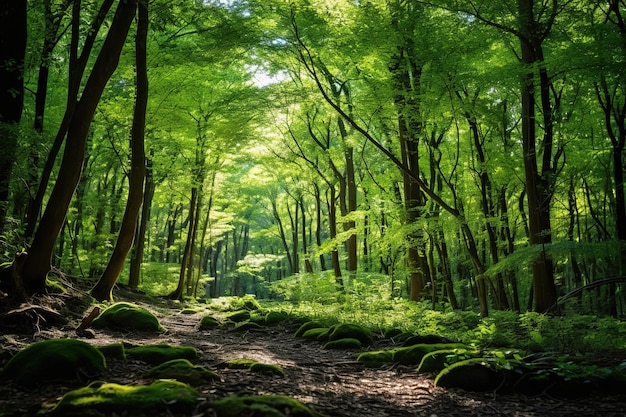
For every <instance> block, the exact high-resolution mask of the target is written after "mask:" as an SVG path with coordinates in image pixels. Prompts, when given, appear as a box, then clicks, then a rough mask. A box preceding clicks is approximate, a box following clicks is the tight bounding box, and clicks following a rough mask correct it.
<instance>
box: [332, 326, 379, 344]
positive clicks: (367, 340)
mask: <svg viewBox="0 0 626 417" xmlns="http://www.w3.org/2000/svg"><path fill="white" fill-rule="evenodd" d="M331 329H332V330H331V331H330V332H329V340H331V341H332V340H339V339H357V340H358V341H359V342H361V344H363V345H371V344H372V343H373V342H374V339H373V338H372V331H371V330H370V329H368V328H367V327H363V326H361V325H359V324H352V323H343V324H337V325H335V326H333V327H332V328H331Z"/></svg>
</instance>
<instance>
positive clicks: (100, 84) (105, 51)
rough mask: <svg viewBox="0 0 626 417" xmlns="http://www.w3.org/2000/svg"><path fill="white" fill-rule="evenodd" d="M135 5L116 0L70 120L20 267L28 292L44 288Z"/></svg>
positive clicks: (130, 0) (32, 292)
mask: <svg viewBox="0 0 626 417" xmlns="http://www.w3.org/2000/svg"><path fill="white" fill-rule="evenodd" d="M136 9H137V2H136V1H132V0H127V1H120V3H119V5H118V8H117V10H116V12H115V17H114V18H113V22H112V23H111V27H110V29H109V33H108V34H107V37H106V39H105V41H104V44H103V45H102V49H101V50H100V53H99V54H98V58H97V59H96V62H95V64H94V66H93V69H92V71H91V74H90V76H89V79H88V80H87V83H86V85H85V88H84V90H83V94H82V96H81V99H80V101H79V102H78V104H77V106H76V110H75V112H74V115H73V117H72V121H71V122H70V125H69V128H68V134H67V141H66V145H65V151H64V154H63V160H62V162H61V168H60V170H59V175H58V177H57V181H56V183H55V185H54V188H53V190H52V193H51V195H50V198H49V200H48V204H47V206H46V210H45V212H44V214H43V217H42V219H41V222H40V224H39V227H38V229H37V232H36V233H35V237H34V239H33V243H32V245H31V248H30V250H29V252H28V259H27V261H26V262H25V264H24V267H23V269H22V271H21V272H22V273H21V276H22V279H23V280H24V287H25V288H26V290H27V291H28V293H30V294H34V293H37V292H43V291H44V290H45V283H46V275H47V274H48V272H49V271H50V268H51V257H52V253H53V250H54V244H55V242H56V239H57V237H58V235H59V232H60V230H61V228H62V227H63V222H64V220H65V216H66V213H67V209H68V207H69V205H70V202H71V200H72V195H73V194H74V191H75V189H76V186H77V184H78V181H79V179H80V176H81V173H82V168H83V162H84V157H85V142H86V139H87V135H88V132H89V127H90V125H91V121H92V120H93V115H94V113H95V111H96V107H97V105H98V103H99V102H100V97H101V95H102V92H103V90H104V87H105V86H106V84H107V82H108V80H109V78H110V77H111V75H113V72H114V71H115V69H116V68H117V64H118V61H119V56H120V53H121V51H122V47H123V46H124V42H125V40H126V36H127V34H128V30H129V28H130V25H131V23H132V21H133V19H134V17H135V12H136Z"/></svg>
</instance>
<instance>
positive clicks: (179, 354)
mask: <svg viewBox="0 0 626 417" xmlns="http://www.w3.org/2000/svg"><path fill="white" fill-rule="evenodd" d="M197 354H198V353H197V351H196V349H195V348H193V347H191V346H171V345H166V344H159V345H145V346H137V347H134V348H130V349H126V355H127V356H128V357H129V358H130V359H137V360H140V361H143V362H147V363H151V364H160V363H163V362H167V361H171V360H173V359H195V358H196V356H197Z"/></svg>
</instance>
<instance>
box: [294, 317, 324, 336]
mask: <svg viewBox="0 0 626 417" xmlns="http://www.w3.org/2000/svg"><path fill="white" fill-rule="evenodd" d="M321 328H327V327H326V326H325V325H324V324H322V323H320V322H318V321H307V322H306V323H303V324H302V325H301V326H300V327H299V328H298V330H296V333H295V334H294V336H295V337H302V336H303V335H304V333H306V332H307V330H311V329H321Z"/></svg>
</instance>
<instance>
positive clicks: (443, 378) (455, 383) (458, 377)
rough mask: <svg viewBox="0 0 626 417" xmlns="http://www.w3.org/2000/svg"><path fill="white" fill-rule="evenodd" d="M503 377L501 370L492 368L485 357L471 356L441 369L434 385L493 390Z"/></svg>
mask: <svg viewBox="0 0 626 417" xmlns="http://www.w3.org/2000/svg"><path fill="white" fill-rule="evenodd" d="M503 378H504V374H503V371H497V370H494V369H493V368H492V367H491V366H490V365H489V363H488V360H487V359H485V358H473V359H466V360H464V361H460V362H456V363H454V364H452V365H450V366H448V367H447V368H445V369H443V370H442V371H441V372H439V375H437V378H435V385H436V386H439V387H444V388H452V387H456V388H461V389H464V390H466V391H493V390H495V389H497V388H498V387H499V386H500V385H501V384H502V381H503Z"/></svg>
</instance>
